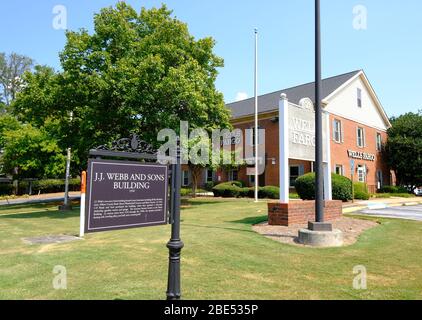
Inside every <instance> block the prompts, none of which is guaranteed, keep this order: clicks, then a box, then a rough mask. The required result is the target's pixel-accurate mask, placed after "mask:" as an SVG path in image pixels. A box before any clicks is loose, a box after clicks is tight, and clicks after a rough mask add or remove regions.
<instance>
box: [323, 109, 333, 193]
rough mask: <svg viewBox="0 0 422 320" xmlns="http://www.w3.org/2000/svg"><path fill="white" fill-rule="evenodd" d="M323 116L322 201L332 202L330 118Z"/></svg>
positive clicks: (326, 113)
mask: <svg viewBox="0 0 422 320" xmlns="http://www.w3.org/2000/svg"><path fill="white" fill-rule="evenodd" d="M323 114H324V115H325V124H326V129H325V141H324V143H325V145H326V147H325V152H326V156H325V160H326V161H325V162H324V164H323V167H324V199H325V200H326V201H331V200H333V188H332V183H331V130H330V116H329V114H328V112H326V111H324V113H323Z"/></svg>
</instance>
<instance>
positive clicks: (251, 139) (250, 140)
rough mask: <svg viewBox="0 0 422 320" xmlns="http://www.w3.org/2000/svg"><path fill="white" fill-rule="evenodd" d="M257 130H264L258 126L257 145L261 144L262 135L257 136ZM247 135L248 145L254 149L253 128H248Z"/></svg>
mask: <svg viewBox="0 0 422 320" xmlns="http://www.w3.org/2000/svg"><path fill="white" fill-rule="evenodd" d="M259 130H264V128H263V127H262V126H258V145H260V144H262V143H263V141H262V139H263V135H262V134H259ZM247 135H248V139H249V145H250V146H252V147H254V146H255V127H252V128H250V129H249V132H248V133H247Z"/></svg>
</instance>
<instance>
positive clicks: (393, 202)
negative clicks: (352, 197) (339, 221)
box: [343, 197, 422, 213]
mask: <svg viewBox="0 0 422 320" xmlns="http://www.w3.org/2000/svg"><path fill="white" fill-rule="evenodd" d="M420 204H422V197H413V198H388V199H371V200H367V201H361V200H357V201H355V203H351V202H348V203H345V204H343V213H353V212H358V211H362V210H367V209H369V210H377V209H385V208H392V207H402V206H416V205H420Z"/></svg>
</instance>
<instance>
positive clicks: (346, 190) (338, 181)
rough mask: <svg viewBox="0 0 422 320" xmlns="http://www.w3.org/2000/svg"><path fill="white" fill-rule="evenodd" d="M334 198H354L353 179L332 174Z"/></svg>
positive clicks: (346, 199)
mask: <svg viewBox="0 0 422 320" xmlns="http://www.w3.org/2000/svg"><path fill="white" fill-rule="evenodd" d="M331 181H332V188H333V199H334V200H341V201H343V202H346V201H348V200H352V181H351V180H350V179H348V178H346V177H344V176H341V175H338V174H333V175H332V176H331Z"/></svg>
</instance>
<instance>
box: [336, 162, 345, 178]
mask: <svg viewBox="0 0 422 320" xmlns="http://www.w3.org/2000/svg"><path fill="white" fill-rule="evenodd" d="M335 172H336V174H339V175H341V176H343V175H344V169H343V165H341V164H336V170H335Z"/></svg>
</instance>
